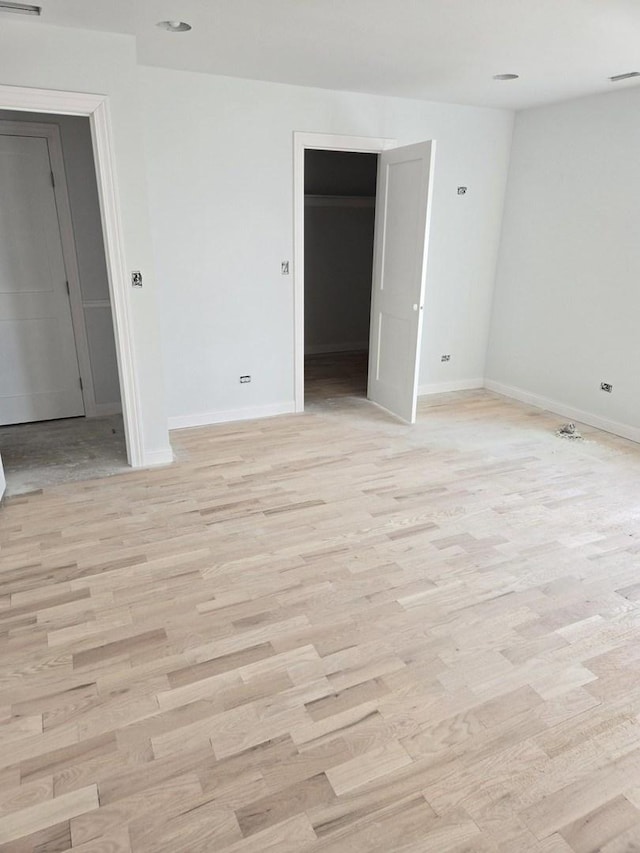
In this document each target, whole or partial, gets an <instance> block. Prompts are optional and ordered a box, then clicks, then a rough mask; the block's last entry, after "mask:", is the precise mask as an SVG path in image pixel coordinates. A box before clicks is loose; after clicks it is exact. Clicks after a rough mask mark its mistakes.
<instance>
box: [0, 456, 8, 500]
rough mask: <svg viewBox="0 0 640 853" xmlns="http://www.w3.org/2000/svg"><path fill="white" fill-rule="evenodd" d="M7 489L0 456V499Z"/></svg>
mask: <svg viewBox="0 0 640 853" xmlns="http://www.w3.org/2000/svg"><path fill="white" fill-rule="evenodd" d="M6 489H7V481H6V480H5V478H4V468H3V467H2V456H0V501H1V500H2V496H3V495H4V493H5V491H6Z"/></svg>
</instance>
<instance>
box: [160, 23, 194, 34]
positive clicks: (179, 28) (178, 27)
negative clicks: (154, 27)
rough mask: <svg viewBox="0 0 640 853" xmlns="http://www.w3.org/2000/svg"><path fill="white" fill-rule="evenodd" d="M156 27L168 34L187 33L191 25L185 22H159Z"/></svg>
mask: <svg viewBox="0 0 640 853" xmlns="http://www.w3.org/2000/svg"><path fill="white" fill-rule="evenodd" d="M158 26H159V27H160V28H161V29H163V30H167V31H168V32H170V33H188V32H189V30H190V29H191V28H192V27H191V24H187V23H186V22H185V21H160V23H159V24H158Z"/></svg>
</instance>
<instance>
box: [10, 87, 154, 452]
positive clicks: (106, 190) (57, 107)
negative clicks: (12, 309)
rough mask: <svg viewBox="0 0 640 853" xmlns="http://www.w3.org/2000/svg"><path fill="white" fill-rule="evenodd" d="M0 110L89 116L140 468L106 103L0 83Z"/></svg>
mask: <svg viewBox="0 0 640 853" xmlns="http://www.w3.org/2000/svg"><path fill="white" fill-rule="evenodd" d="M0 110H22V111H24V112H35V113H54V114H58V115H76V116H87V117H88V118H89V121H90V125H91V137H92V139H93V154H94V161H95V167H96V178H97V182H98V195H99V199H100V214H101V217H102V229H103V236H104V247H105V255H106V260H107V274H108V278H109V293H110V297H111V306H112V316H113V326H114V334H115V342H116V353H117V357H118V375H119V378H120V394H121V397H122V410H123V417H124V429H125V437H126V442H127V457H128V460H129V464H130V465H131V466H132V467H133V468H140V467H142V465H143V464H144V463H143V440H142V418H141V414H140V396H139V389H138V377H137V373H136V364H135V346H134V340H133V324H132V322H131V310H130V306H129V298H128V289H127V268H126V263H125V256H124V248H123V247H124V240H123V235H122V223H121V218H120V205H119V198H118V190H117V183H116V177H115V158H114V154H113V143H112V133H111V117H110V109H109V99H108V97H107V96H106V95H92V94H84V93H80V92H58V91H53V90H50V89H30V88H24V87H21V86H4V85H0ZM65 261H66V257H65ZM67 271H68V270H67Z"/></svg>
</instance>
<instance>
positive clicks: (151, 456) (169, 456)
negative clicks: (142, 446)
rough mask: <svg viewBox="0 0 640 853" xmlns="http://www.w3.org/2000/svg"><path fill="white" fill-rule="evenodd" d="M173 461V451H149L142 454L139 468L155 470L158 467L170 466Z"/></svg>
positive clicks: (169, 449) (167, 449)
mask: <svg viewBox="0 0 640 853" xmlns="http://www.w3.org/2000/svg"><path fill="white" fill-rule="evenodd" d="M173 461H174V456H173V450H171V448H170V447H169V448H166V449H165V450H151V451H147V452H145V454H144V457H143V460H142V464H141V465H139V466H138V467H139V468H156V467H157V466H158V465H171V464H172V462H173Z"/></svg>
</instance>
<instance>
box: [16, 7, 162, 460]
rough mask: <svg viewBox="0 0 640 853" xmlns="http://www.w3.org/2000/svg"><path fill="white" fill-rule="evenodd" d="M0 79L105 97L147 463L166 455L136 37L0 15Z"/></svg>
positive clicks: (30, 85) (19, 84)
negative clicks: (133, 283) (134, 277)
mask: <svg viewBox="0 0 640 853" xmlns="http://www.w3.org/2000/svg"><path fill="white" fill-rule="evenodd" d="M0 57H2V59H1V61H0V83H2V84H7V85H13V86H27V87H35V88H43V89H59V90H63V91H76V92H92V93H99V94H105V95H108V96H109V109H110V114H111V120H112V129H113V148H114V156H115V166H116V173H117V180H118V188H117V189H118V195H119V199H120V206H121V213H122V225H123V232H124V247H123V248H124V255H125V263H126V266H127V268H128V269H131V270H138V269H139V270H142V271H143V272H144V277H145V286H144V287H143V288H142V289H141V290H136V291H131V292H130V294H129V298H130V304H131V320H132V333H133V338H134V350H135V363H136V375H137V384H138V387H139V393H140V404H141V416H142V423H143V433H144V435H143V445H144V461H145V462H149V463H151V462H155V461H159V460H166V459H168V458H169V457H170V447H169V439H168V432H167V419H166V409H165V398H164V386H163V379H162V367H161V356H160V341H159V333H158V322H157V314H156V305H155V275H154V263H153V254H152V247H151V240H150V236H149V225H148V205H147V191H146V177H145V163H144V157H143V151H142V147H141V144H140V136H141V132H140V121H139V113H140V109H139V102H138V77H137V66H136V54H135V42H134V39H133V38H131V37H129V36H120V35H114V34H110V33H100V32H89V31H84V30H79V29H75V30H71V29H63V28H59V27H51V26H48V25H46V24H45V23H44V22H43V21H32V20H24V21H23V20H17V21H13V20H5V19H3V21H2V28H0Z"/></svg>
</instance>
